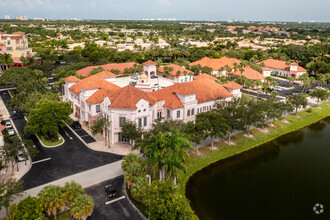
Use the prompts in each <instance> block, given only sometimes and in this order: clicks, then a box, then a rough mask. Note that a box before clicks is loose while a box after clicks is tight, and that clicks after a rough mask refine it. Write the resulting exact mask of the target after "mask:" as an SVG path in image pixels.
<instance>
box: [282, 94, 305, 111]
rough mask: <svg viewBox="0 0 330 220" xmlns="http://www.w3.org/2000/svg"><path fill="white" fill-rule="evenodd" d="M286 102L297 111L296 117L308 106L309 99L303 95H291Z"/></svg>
mask: <svg viewBox="0 0 330 220" xmlns="http://www.w3.org/2000/svg"><path fill="white" fill-rule="evenodd" d="M286 102H287V103H288V104H290V105H291V106H292V107H293V108H294V109H295V115H296V114H297V112H298V109H299V108H305V107H306V106H307V98H306V97H305V96H303V95H302V94H296V95H289V96H288V97H286Z"/></svg>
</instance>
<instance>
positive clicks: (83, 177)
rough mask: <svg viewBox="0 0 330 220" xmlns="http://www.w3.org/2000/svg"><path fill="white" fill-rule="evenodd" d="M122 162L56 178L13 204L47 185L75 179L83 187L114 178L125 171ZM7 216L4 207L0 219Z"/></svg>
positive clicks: (25, 192) (28, 191)
mask: <svg viewBox="0 0 330 220" xmlns="http://www.w3.org/2000/svg"><path fill="white" fill-rule="evenodd" d="M121 162H122V161H121V160H120V161H117V162H114V163H111V164H107V165H104V166H101V167H97V168H94V169H91V170H87V171H84V172H81V173H77V174H74V175H72V176H67V177H64V178H62V179H59V180H55V181H53V182H50V183H47V184H44V185H41V186H38V187H35V188H32V189H29V190H26V191H24V192H23V195H22V196H21V197H16V198H15V199H14V201H13V202H12V203H11V204H13V203H18V202H19V201H20V200H22V199H24V198H26V197H28V196H37V194H38V193H39V192H40V190H41V189H42V188H44V187H45V186H47V185H59V186H64V185H65V183H66V182H69V181H71V180H74V181H76V182H77V183H79V184H81V185H82V187H83V188H86V187H89V186H92V185H95V184H98V183H101V182H103V181H106V180H108V179H113V178H115V177H118V176H121V175H122V174H123V171H122V169H121ZM5 216H6V210H5V209H4V208H2V209H1V211H0V219H1V218H4V217H5Z"/></svg>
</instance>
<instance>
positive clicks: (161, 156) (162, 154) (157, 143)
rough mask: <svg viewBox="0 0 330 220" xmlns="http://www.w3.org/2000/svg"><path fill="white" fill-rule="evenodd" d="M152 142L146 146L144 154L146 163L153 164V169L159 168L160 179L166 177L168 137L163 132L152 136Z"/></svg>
mask: <svg viewBox="0 0 330 220" xmlns="http://www.w3.org/2000/svg"><path fill="white" fill-rule="evenodd" d="M152 140H153V142H152V144H150V145H147V146H145V149H144V152H145V153H144V154H145V157H146V158H147V159H146V164H147V165H149V166H151V167H152V169H153V171H154V172H155V171H157V170H159V179H160V180H162V179H164V178H165V167H164V166H165V160H166V158H167V152H166V151H167V150H168V149H166V137H165V135H164V134H163V133H162V132H158V134H156V135H154V136H153V137H152Z"/></svg>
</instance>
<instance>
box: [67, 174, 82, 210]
mask: <svg viewBox="0 0 330 220" xmlns="http://www.w3.org/2000/svg"><path fill="white" fill-rule="evenodd" d="M63 193H64V194H65V197H66V205H67V206H69V207H71V206H72V202H73V201H74V199H75V198H76V197H77V196H78V195H80V194H83V193H84V189H83V188H82V186H81V185H80V184H79V183H76V182H75V181H73V180H72V181H70V182H66V183H65V186H64V187H63Z"/></svg>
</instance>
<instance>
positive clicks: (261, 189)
mask: <svg viewBox="0 0 330 220" xmlns="http://www.w3.org/2000/svg"><path fill="white" fill-rule="evenodd" d="M186 196H187V198H188V199H189V200H190V201H191V206H192V208H193V210H194V211H195V213H196V214H197V215H198V217H199V218H200V219H224V220H227V219H265V220H268V219H292V220H296V219H330V117H328V118H326V119H324V120H321V121H319V122H317V123H315V124H313V125H310V126H309V127H306V128H303V129H301V130H298V131H296V132H292V133H289V134H286V135H284V136H281V137H279V138H277V139H275V140H273V141H270V142H268V143H266V144H264V145H262V146H260V147H258V148H255V149H253V150H250V151H248V152H245V153H243V154H241V155H238V156H235V157H232V158H229V159H226V160H223V161H219V162H217V163H215V164H212V165H210V166H209V167H206V168H204V169H203V170H201V171H199V172H197V173H196V174H195V175H193V176H192V177H191V178H190V180H189V182H188V184H187V189H186ZM317 203H319V204H322V205H323V213H321V214H316V213H315V212H314V210H313V207H314V206H315V204H317ZM316 210H317V211H320V206H318V207H317V209H316Z"/></svg>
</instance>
